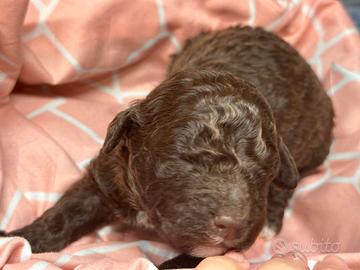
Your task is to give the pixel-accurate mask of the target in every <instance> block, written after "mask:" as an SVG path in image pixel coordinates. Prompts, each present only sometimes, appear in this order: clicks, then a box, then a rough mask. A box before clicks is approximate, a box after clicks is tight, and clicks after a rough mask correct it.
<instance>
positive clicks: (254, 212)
mask: <svg viewBox="0 0 360 270" xmlns="http://www.w3.org/2000/svg"><path fill="white" fill-rule="evenodd" d="M102 151H103V152H104V153H107V154H109V155H111V154H112V153H113V151H122V152H123V154H124V155H125V156H126V159H127V164H128V172H127V173H128V177H127V181H129V183H128V185H131V186H132V187H134V190H136V194H138V195H137V196H138V198H137V200H138V202H140V204H141V206H140V207H139V208H140V209H141V210H142V212H141V213H142V216H144V215H145V217H146V218H145V219H146V220H147V222H148V223H150V224H149V225H151V227H154V228H155V229H156V230H157V231H158V233H159V234H160V235H161V236H162V237H163V238H165V239H166V240H167V241H169V242H170V243H171V244H172V245H174V246H175V247H177V248H179V249H180V250H182V251H183V252H186V253H188V254H191V255H195V256H209V255H216V254H221V253H223V252H225V251H226V250H228V249H237V250H241V249H244V248H247V247H248V246H250V245H251V244H252V243H253V242H254V241H255V239H256V237H257V235H258V233H259V232H260V230H261V229H262V227H263V226H264V222H265V216H266V206H267V195H268V189H269V185H270V184H271V183H272V182H273V181H275V183H276V184H278V185H279V186H281V187H282V188H287V189H292V188H294V187H295V186H296V180H297V179H296V175H297V174H296V168H295V165H294V162H293V160H292V158H291V156H290V154H289V152H288V151H287V149H286V146H285V145H283V144H282V142H281V138H279V136H278V134H277V131H276V127H275V123H274V120H273V117H272V113H271V110H270V108H269V106H268V104H267V103H266V102H265V100H264V98H263V97H262V96H261V95H259V94H258V93H257V91H256V89H255V88H254V87H253V86H252V85H250V84H248V83H246V82H245V81H242V80H239V79H237V78H235V77H233V76H231V75H230V74H227V73H216V72H209V71H202V70H196V71H186V72H179V73H176V74H174V75H173V76H171V77H170V78H168V79H167V80H166V81H164V82H163V83H162V84H161V85H160V86H158V87H157V88H156V89H154V90H153V91H152V92H151V93H150V94H149V95H148V97H147V98H146V99H145V100H143V101H141V102H140V103H137V104H135V105H133V106H132V107H130V108H129V109H128V110H126V111H124V112H121V113H120V114H119V115H118V116H117V118H115V120H114V121H113V122H112V124H111V125H110V127H109V130H108V135H107V138H106V140H105V145H104V147H103V150H102Z"/></svg>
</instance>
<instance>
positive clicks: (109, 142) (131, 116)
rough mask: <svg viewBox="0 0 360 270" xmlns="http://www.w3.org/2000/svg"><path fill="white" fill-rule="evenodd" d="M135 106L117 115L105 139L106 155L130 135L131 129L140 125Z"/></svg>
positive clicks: (104, 148)
mask: <svg viewBox="0 0 360 270" xmlns="http://www.w3.org/2000/svg"><path fill="white" fill-rule="evenodd" d="M135 110H136V109H135V106H133V107H130V108H128V109H126V110H125V111H122V112H120V113H118V114H117V115H116V117H115V118H114V119H113V120H112V121H111V123H110V125H109V127H108V129H107V134H106V138H105V142H104V145H103V148H102V149H101V151H102V152H104V153H110V152H111V151H112V150H113V149H114V148H115V146H116V145H118V144H119V143H121V142H122V141H123V140H124V139H125V138H126V136H127V134H128V133H129V131H130V129H131V128H133V127H134V126H137V125H138V121H137V117H136V113H135Z"/></svg>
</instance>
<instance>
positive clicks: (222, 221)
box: [214, 216, 237, 230]
mask: <svg viewBox="0 0 360 270" xmlns="http://www.w3.org/2000/svg"><path fill="white" fill-rule="evenodd" d="M214 223H215V226H216V227H218V228H219V229H221V230H225V229H231V228H236V227H237V222H236V220H235V219H234V218H233V217H231V216H217V217H215V220H214Z"/></svg>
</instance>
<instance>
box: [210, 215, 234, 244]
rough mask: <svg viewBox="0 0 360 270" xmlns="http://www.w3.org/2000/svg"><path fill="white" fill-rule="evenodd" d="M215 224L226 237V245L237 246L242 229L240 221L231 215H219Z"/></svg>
mask: <svg viewBox="0 0 360 270" xmlns="http://www.w3.org/2000/svg"><path fill="white" fill-rule="evenodd" d="M214 224H215V226H216V227H217V228H218V230H219V234H220V235H221V237H223V239H224V242H223V243H224V245H225V246H226V247H227V248H233V247H235V245H236V243H237V238H238V236H239V235H238V234H239V231H240V224H239V221H238V220H236V219H235V218H233V217H231V216H217V217H215V219H214Z"/></svg>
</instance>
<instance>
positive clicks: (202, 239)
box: [10, 27, 334, 256]
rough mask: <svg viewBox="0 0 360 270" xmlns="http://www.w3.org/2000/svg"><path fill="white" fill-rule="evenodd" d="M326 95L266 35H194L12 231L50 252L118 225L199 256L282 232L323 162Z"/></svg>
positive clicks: (328, 116) (327, 138) (292, 53)
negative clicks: (95, 151) (291, 205)
mask: <svg viewBox="0 0 360 270" xmlns="http://www.w3.org/2000/svg"><path fill="white" fill-rule="evenodd" d="M333 117H334V114H333V110H332V105H331V101H330V99H329V98H328V97H327V95H326V93H325V92H324V90H323V89H322V87H321V84H320V82H319V80H318V79H317V78H316V75H315V74H314V72H313V71H312V70H311V68H310V66H309V65H308V64H307V63H306V62H305V60H304V59H303V58H302V57H301V56H300V55H299V54H298V53H297V52H296V50H295V49H293V48H292V47H291V46H289V45H288V44H287V43H286V42H285V41H283V40H281V39H280V38H278V37H277V36H275V35H274V34H271V33H269V32H266V31H264V30H262V29H260V28H250V27H233V28H228V29H225V30H220V31H215V32H209V33H202V34H200V35H199V36H197V37H195V38H193V39H190V40H189V41H188V42H187V43H186V44H185V46H184V48H183V50H182V51H181V52H180V53H178V54H177V55H175V56H173V58H172V62H171V64H170V66H169V72H168V76H167V78H166V80H165V81H164V82H162V83H161V84H160V85H159V86H158V87H156V88H155V89H154V90H153V91H152V92H151V93H150V94H149V95H148V96H147V97H146V98H145V99H144V100H142V101H139V102H138V103H136V104H133V105H132V106H131V107H130V108H128V109H127V110H125V111H123V112H121V113H119V114H118V115H117V116H116V118H115V119H114V120H113V121H112V123H111V124H110V126H109V129H108V133H107V137H106V139H105V144H104V146H103V148H102V149H101V151H100V153H99V155H98V157H97V158H96V159H95V160H94V161H93V162H92V163H91V165H90V166H89V168H88V172H87V174H86V175H85V176H84V178H83V179H82V180H81V181H80V182H78V183H77V184H75V185H74V186H73V187H72V188H70V190H69V191H68V192H67V193H65V195H64V197H63V198H62V199H61V200H60V201H59V202H58V203H57V204H56V205H55V206H54V207H53V208H51V209H49V210H48V211H47V212H46V213H45V214H44V215H43V216H41V217H40V218H39V219H38V220H36V221H35V222H34V223H33V224H31V225H29V226H26V227H25V228H23V229H20V230H17V231H14V232H11V233H10V235H20V236H24V237H25V238H27V239H28V240H29V241H30V243H31V245H32V247H33V249H34V250H33V251H34V252H44V251H56V250H60V249H62V248H63V247H65V246H66V245H67V244H69V243H70V242H72V241H74V240H76V239H78V238H80V237H81V236H83V235H85V234H87V233H89V232H90V231H92V230H94V229H96V228H98V227H99V226H102V225H104V224H107V223H110V222H113V221H115V220H120V221H122V222H124V223H127V224H130V225H131V226H138V227H143V228H146V229H150V230H154V231H156V232H157V233H158V234H159V236H160V237H162V238H163V239H164V240H165V241H167V242H169V243H170V244H172V245H174V246H175V247H177V248H178V249H179V250H181V251H183V252H185V253H187V254H191V255H198V256H208V255H215V254H221V253H224V252H225V251H226V250H229V249H236V250H243V249H245V248H247V247H249V246H250V245H251V244H252V243H253V242H254V241H255V239H256V237H257V236H258V235H259V233H260V231H261V230H262V229H263V228H264V226H266V228H268V229H269V228H270V230H272V231H274V233H278V232H279V231H280V229H281V224H282V218H283V214H284V209H285V207H286V205H287V200H288V199H289V197H290V196H291V194H292V192H293V190H294V188H295V187H296V184H297V181H298V178H299V173H300V175H302V174H304V173H307V172H309V171H311V170H313V169H315V168H316V167H317V166H318V165H320V164H321V163H322V162H323V160H324V159H325V157H326V155H327V154H328V151H329V146H330V142H331V137H332V135H331V130H332V127H333Z"/></svg>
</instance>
